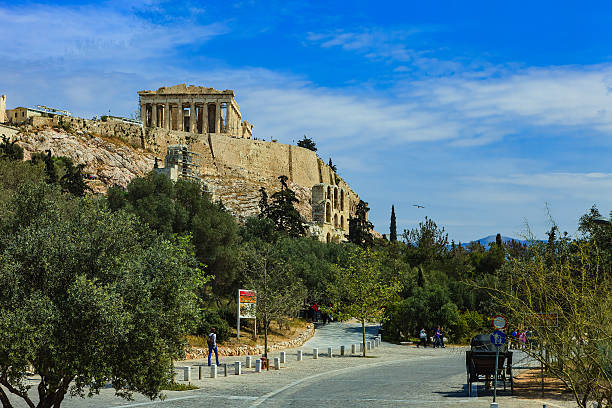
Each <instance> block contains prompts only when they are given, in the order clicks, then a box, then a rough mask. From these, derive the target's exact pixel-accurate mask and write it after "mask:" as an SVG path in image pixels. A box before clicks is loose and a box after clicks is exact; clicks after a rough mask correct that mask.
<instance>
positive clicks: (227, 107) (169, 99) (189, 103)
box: [138, 84, 253, 139]
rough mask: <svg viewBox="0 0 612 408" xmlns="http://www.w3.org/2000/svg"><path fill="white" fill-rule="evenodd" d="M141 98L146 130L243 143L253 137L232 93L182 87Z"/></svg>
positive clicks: (249, 126)
mask: <svg viewBox="0 0 612 408" xmlns="http://www.w3.org/2000/svg"><path fill="white" fill-rule="evenodd" d="M138 95H139V96H140V116H141V120H142V123H143V125H144V126H145V127H149V128H162V129H167V130H177V131H181V132H189V133H198V134H204V135H207V134H220V135H225V136H231V137H236V138H241V139H250V138H251V137H252V136H253V125H251V124H250V123H249V122H247V121H243V120H242V115H241V114H240V108H239V107H238V103H236V100H235V99H234V91H232V90H229V89H226V90H224V91H219V90H216V89H213V88H206V87H203V86H193V85H189V86H186V85H185V84H180V85H175V86H170V87H161V88H159V89H158V90H157V91H140V92H138Z"/></svg>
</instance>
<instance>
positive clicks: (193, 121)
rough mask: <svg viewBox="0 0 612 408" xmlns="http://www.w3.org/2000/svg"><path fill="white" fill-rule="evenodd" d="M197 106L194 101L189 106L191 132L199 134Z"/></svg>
mask: <svg viewBox="0 0 612 408" xmlns="http://www.w3.org/2000/svg"><path fill="white" fill-rule="evenodd" d="M196 116H197V114H196V106H195V102H193V100H192V101H191V103H190V104H189V132H191V133H198V129H197V127H198V125H197V124H196Z"/></svg>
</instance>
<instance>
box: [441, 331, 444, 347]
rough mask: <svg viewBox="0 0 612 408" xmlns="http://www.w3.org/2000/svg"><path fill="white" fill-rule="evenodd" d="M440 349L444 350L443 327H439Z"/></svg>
mask: <svg viewBox="0 0 612 408" xmlns="http://www.w3.org/2000/svg"><path fill="white" fill-rule="evenodd" d="M440 347H442V348H444V327H440Z"/></svg>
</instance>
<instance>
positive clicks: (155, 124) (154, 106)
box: [151, 103, 157, 127]
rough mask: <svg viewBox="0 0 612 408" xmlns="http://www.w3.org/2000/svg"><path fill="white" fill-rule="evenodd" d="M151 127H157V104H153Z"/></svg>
mask: <svg viewBox="0 0 612 408" xmlns="http://www.w3.org/2000/svg"><path fill="white" fill-rule="evenodd" d="M151 127H157V104H156V103H154V104H151Z"/></svg>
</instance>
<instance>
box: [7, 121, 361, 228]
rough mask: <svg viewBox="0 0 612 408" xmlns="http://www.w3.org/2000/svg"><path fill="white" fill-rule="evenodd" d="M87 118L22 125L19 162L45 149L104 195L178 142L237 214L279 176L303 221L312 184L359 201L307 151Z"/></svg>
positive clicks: (246, 211) (273, 187) (254, 208)
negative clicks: (66, 124) (64, 125)
mask: <svg viewBox="0 0 612 408" xmlns="http://www.w3.org/2000/svg"><path fill="white" fill-rule="evenodd" d="M89 122H90V121H88V120H82V124H79V122H77V121H75V122H73V124H72V125H73V126H72V127H71V128H70V129H69V131H66V130H63V129H61V128H57V127H56V128H52V127H49V126H40V127H35V126H25V127H22V128H20V130H19V132H18V133H17V134H16V135H15V136H14V137H15V138H16V139H17V141H18V144H19V145H20V146H21V147H23V149H24V154H25V158H26V160H27V159H29V158H30V156H31V154H32V153H35V152H44V151H46V150H51V152H52V154H53V155H55V156H67V157H69V158H71V159H72V160H73V161H74V162H75V163H77V164H84V165H85V169H84V171H85V172H86V173H87V174H89V175H90V176H92V177H93V178H94V180H91V181H89V183H90V184H91V187H92V189H93V190H94V191H95V192H96V193H105V192H106V189H107V188H108V187H110V186H112V185H119V186H122V187H125V186H127V185H128V183H129V182H130V181H131V180H132V179H133V178H135V177H139V176H143V175H145V174H147V173H148V172H149V171H151V170H152V169H153V166H154V162H155V157H158V158H163V157H164V155H165V153H166V148H167V146H168V145H170V144H177V143H180V144H188V145H189V148H190V149H191V150H193V151H194V152H196V153H197V162H198V164H199V165H200V174H201V177H202V179H203V180H204V182H205V183H206V184H207V185H208V187H209V188H210V189H211V190H212V191H213V192H214V194H215V197H216V198H217V199H219V200H221V201H222V202H223V204H224V205H225V206H226V208H228V209H229V210H230V211H231V212H232V213H233V214H234V215H235V216H237V217H238V218H240V219H244V218H245V217H248V216H252V215H256V214H258V212H259V208H258V202H259V199H260V192H259V189H260V188H261V187H265V188H266V190H267V191H268V193H269V194H270V195H271V194H272V193H273V192H275V191H277V190H278V189H279V188H280V183H279V181H278V179H277V178H278V176H280V175H286V176H287V177H289V186H290V188H291V189H293V190H294V191H295V193H296V195H297V198H298V199H299V200H300V203H299V204H298V205H297V207H298V210H299V211H300V213H301V214H302V215H303V216H304V217H305V218H306V220H309V221H310V220H312V203H311V188H312V186H313V185H315V184H317V183H321V182H325V183H329V184H333V185H338V186H340V187H342V188H343V189H344V190H346V191H347V200H348V204H349V206H350V207H349V208H352V207H354V206H355V204H356V203H357V202H358V200H359V197H358V196H357V194H355V193H354V192H353V190H352V189H351V188H350V187H349V186H348V184H347V183H345V182H344V180H342V179H341V178H340V177H338V176H337V175H336V174H335V173H334V172H333V171H332V170H331V169H330V168H329V167H328V166H327V165H325V164H324V163H323V162H322V161H321V160H320V159H319V158H318V157H317V156H316V154H315V153H314V152H312V151H310V150H307V149H303V148H300V147H296V146H290V145H285V144H280V143H273V142H264V141H258V140H245V139H235V138H230V137H225V136H219V135H210V136H209V137H206V138H203V137H199V138H198V137H194V136H202V135H193V134H190V133H184V132H177V131H167V130H157V131H153V132H151V131H147V132H145V131H141V129H140V128H138V127H134V126H132V127H130V126H127V127H126V126H125V125H122V126H121V127H117V126H95V124H94V125H92V124H91V123H89ZM98 132H99V133H98ZM139 132H141V133H140V134H139Z"/></svg>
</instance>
